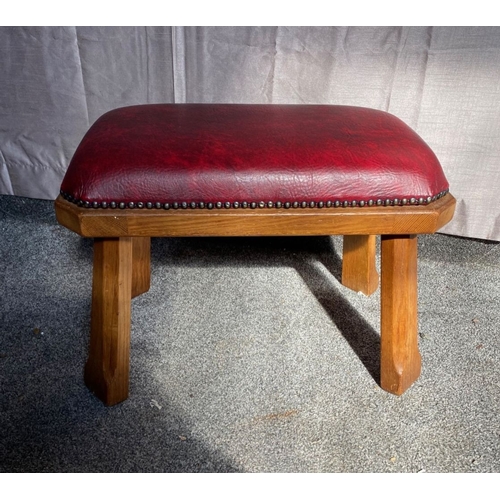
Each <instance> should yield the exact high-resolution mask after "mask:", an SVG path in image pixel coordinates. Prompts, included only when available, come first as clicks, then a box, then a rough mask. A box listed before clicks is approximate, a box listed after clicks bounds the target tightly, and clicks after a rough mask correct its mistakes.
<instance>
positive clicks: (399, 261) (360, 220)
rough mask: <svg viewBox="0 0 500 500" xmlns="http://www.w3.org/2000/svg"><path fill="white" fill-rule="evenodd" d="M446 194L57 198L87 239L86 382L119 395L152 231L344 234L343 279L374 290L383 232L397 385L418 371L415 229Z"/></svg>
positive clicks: (101, 393) (385, 337) (387, 332)
mask: <svg viewBox="0 0 500 500" xmlns="http://www.w3.org/2000/svg"><path fill="white" fill-rule="evenodd" d="M455 203H456V202H455V199H454V198H453V196H452V195H451V194H447V195H446V196H444V197H443V198H441V199H439V200H437V201H435V202H433V203H431V204H429V205H423V206H413V205H412V206H396V207H362V208H361V207H355V208H321V209H319V208H306V209H288V210H287V209H283V208H282V209H276V208H272V209H256V210H252V209H214V210H206V209H203V210H199V209H195V210H191V209H186V210H183V209H178V210H168V211H165V210H158V209H151V210H148V209H132V210H131V209H125V210H120V209H87V208H80V207H78V206H76V205H74V204H72V203H70V202H68V201H66V200H64V199H63V198H62V197H59V198H58V199H57V200H56V203H55V208H56V216H57V220H58V221H59V223H60V224H62V225H63V226H66V227H67V228H69V229H71V230H72V231H74V232H76V233H78V234H80V235H81V236H85V237H92V238H95V243H94V281H93V290H92V324H91V339H90V350H89V359H88V361H87V364H86V367H85V381H86V383H87V385H88V386H89V387H90V388H91V390H93V391H94V392H95V393H96V395H97V396H98V397H99V398H100V399H101V400H102V401H104V402H105V403H106V404H108V405H112V404H116V403H118V402H120V401H123V400H124V399H126V398H127V397H128V377H129V349H130V307H131V298H132V297H133V296H137V295H139V294H141V293H144V292H145V291H147V290H148V289H149V285H150V238H151V237H155V236H167V237H185V236H319V235H344V264H343V273H342V282H343V283H344V284H345V285H346V286H348V287H349V288H352V289H354V290H356V291H361V292H363V293H365V294H367V295H368V294H370V293H373V292H374V291H375V290H376V288H377V282H378V276H377V272H376V269H375V236H374V235H379V234H380V235H382V243H381V249H382V269H381V386H382V388H383V389H385V390H387V391H388V392H391V393H394V394H402V393H403V392H404V391H405V390H406V389H407V388H408V387H409V386H410V385H411V384H412V383H413V382H414V381H415V380H416V378H418V376H419V374H420V363H421V361H420V354H419V352H418V345H417V289H416V286H417V276H416V258H417V256H416V248H417V247H416V244H417V240H416V237H414V236H413V235H417V234H423V233H434V232H436V231H437V230H439V229H440V228H441V227H442V226H444V225H445V224H446V223H447V222H449V221H450V220H451V218H452V217H453V212H454V209H455Z"/></svg>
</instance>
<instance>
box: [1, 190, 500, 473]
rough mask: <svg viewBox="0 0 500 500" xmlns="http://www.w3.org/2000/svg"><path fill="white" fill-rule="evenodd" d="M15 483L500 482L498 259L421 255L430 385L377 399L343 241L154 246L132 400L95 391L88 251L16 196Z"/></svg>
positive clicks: (10, 364) (491, 254)
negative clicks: (334, 475)
mask: <svg viewBox="0 0 500 500" xmlns="http://www.w3.org/2000/svg"><path fill="white" fill-rule="evenodd" d="M0 238H1V245H0V257H1V266H0V283H1V289H0V391H1V392H0V471H1V472H198V471H199V472H500V363H499V359H500V307H499V305H500V245H499V244H496V243H492V242H484V241H475V240H467V239H463V238H456V237H450V236H445V235H428V236H422V237H420V239H419V336H420V338H419V344H420V350H421V353H422V358H423V370H422V375H421V377H420V379H419V380H418V381H417V382H416V383H415V384H414V385H413V386H412V387H411V388H410V389H409V390H408V391H407V392H406V393H405V394H404V395H403V396H401V397H397V396H393V395H390V394H388V393H386V392H384V391H383V390H381V389H380V387H379V385H378V382H377V381H378V366H379V343H380V342H379V335H378V331H379V311H380V309H379V300H380V294H379V292H376V293H375V294H374V295H373V296H371V297H364V296H362V295H358V294H356V293H354V292H352V291H350V290H347V289H345V288H343V287H342V286H341V285H340V284H339V275H340V272H341V257H342V246H341V244H342V240H341V239H340V238H337V237H334V238H331V237H322V238H246V239H238V238H229V239H216V238H207V239H202V238H196V239H153V241H152V286H151V290H150V291H149V292H148V293H146V294H144V295H142V296H140V297H137V298H136V299H134V300H133V304H132V340H131V381H130V397H129V399H128V400H127V401H125V402H123V403H122V404H119V405H117V406H114V407H105V406H104V405H103V404H102V403H101V402H100V401H99V400H97V399H96V398H95V397H94V396H93V395H92V394H91V393H90V392H89V391H88V390H87V388H86V387H85V385H84V384H83V377H82V373H83V366H84V363H85V359H86V351H87V344H88V336H89V319H90V294H91V269H92V244H91V241H90V240H85V239H82V238H80V237H79V236H77V235H76V234H74V233H72V232H70V231H69V230H67V229H65V228H63V227H60V226H58V225H57V223H56V220H55V216H54V211H53V203H52V202H50V201H41V200H31V199H25V198H18V197H10V196H2V197H0Z"/></svg>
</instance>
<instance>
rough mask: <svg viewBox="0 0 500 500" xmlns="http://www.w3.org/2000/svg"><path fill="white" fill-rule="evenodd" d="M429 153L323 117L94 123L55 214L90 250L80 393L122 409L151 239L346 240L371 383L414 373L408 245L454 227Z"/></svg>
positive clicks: (162, 117) (215, 114)
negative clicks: (373, 321)
mask: <svg viewBox="0 0 500 500" xmlns="http://www.w3.org/2000/svg"><path fill="white" fill-rule="evenodd" d="M454 208H455V199H454V198H453V196H452V195H451V194H449V192H448V182H447V180H446V178H445V176H444V174H443V170H442V168H441V166H440V164H439V162H438V160H437V158H436V156H435V155H434V153H433V152H432V151H431V149H430V148H429V147H428V146H427V145H426V144H425V142H424V141H423V140H422V139H421V138H420V137H419V136H418V135H417V134H416V133H415V132H414V131H413V130H411V129H410V128H409V127H408V126H406V125H405V124H404V123H403V122H402V121H401V120H399V119H398V118H396V117H395V116H393V115H391V114H388V113H385V112H382V111H378V110H373V109H367V108H359V107H350V106H330V105H238V104H151V105H139V106H130V107H125V108H119V109H115V110H113V111H110V112H108V113H106V114H105V115H103V116H102V117H101V118H99V119H98V120H97V121H96V122H95V124H94V125H93V126H92V127H91V128H90V129H89V131H88V132H87V134H86V135H85V137H84V138H83V140H82V142H81V144H80V145H79V147H78V149H77V150H76V152H75V154H74V156H73V159H72V160H71V163H70V165H69V167H68V170H67V172H66V175H65V177H64V180H63V182H62V185H61V193H60V196H59V197H58V198H57V200H56V202H55V210H56V214H57V219H58V221H59V223H60V224H62V225H64V226H66V227H67V228H69V229H71V230H72V231H74V232H76V233H78V234H79V235H81V236H84V237H90V238H94V268H93V286H92V314H91V333H90V347H89V354H88V361H87V363H86V365H85V375H84V378H85V382H86V384H87V386H88V387H89V388H90V389H91V390H92V391H93V392H94V393H95V394H96V395H97V397H99V398H100V399H101V400H102V401H103V402H104V403H106V404H108V405H113V404H116V403H119V402H121V401H123V400H125V399H126V398H127V397H128V386H129V357H130V313H131V298H133V297H136V296H137V295H139V294H141V293H144V292H146V291H147V290H148V289H149V286H150V238H151V237H160V236H165V237H181V236H182V237H186V236H283V235H286V236H298V235H301V236H307V235H311V236H313V235H343V236H344V247H343V264H342V265H343V268H342V283H343V284H344V285H345V286H347V287H349V288H351V289H353V290H355V291H359V292H363V293H364V294H367V295H368V294H371V293H373V292H374V291H375V290H376V289H377V287H378V280H379V278H378V273H377V270H376V268H375V243H376V240H375V238H376V235H381V358H380V360H381V367H380V373H381V378H380V385H381V387H382V388H383V389H385V390H386V391H388V392H391V393H393V394H398V395H399V394H402V393H403V392H404V391H405V390H406V389H407V388H408V387H409V386H410V385H411V384H412V383H413V382H414V381H415V380H416V379H417V378H418V377H419V375H420V366H421V359H420V354H419V351H418V345H417V235H418V234H423V233H433V232H435V231H437V230H438V229H440V228H441V227H442V226H444V225H445V224H446V223H447V222H448V221H450V219H451V218H452V216H453V212H454Z"/></svg>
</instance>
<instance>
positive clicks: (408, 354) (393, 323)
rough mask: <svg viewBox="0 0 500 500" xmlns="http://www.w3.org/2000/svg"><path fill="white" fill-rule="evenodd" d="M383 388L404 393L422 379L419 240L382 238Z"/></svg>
mask: <svg viewBox="0 0 500 500" xmlns="http://www.w3.org/2000/svg"><path fill="white" fill-rule="evenodd" d="M381 300H382V307H381V356H380V361H381V368H380V378H381V380H380V385H381V387H382V388H383V389H385V390H386V391H388V392H391V393H393V394H397V395H400V394H403V392H405V391H406V389H408V387H410V386H411V384H412V383H413V382H414V381H415V380H417V378H418V377H419V375H420V366H421V358H420V353H419V351H418V341H417V237H416V236H406V235H403V236H382V277H381Z"/></svg>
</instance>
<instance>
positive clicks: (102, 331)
mask: <svg viewBox="0 0 500 500" xmlns="http://www.w3.org/2000/svg"><path fill="white" fill-rule="evenodd" d="M131 289H132V239H131V238H109V239H107V238H106V239H101V238H98V239H95V241H94V270H93V284H92V319H91V332H90V347H89V357H88V361H87V364H86V365H85V383H86V384H87V386H88V387H89V389H90V390H91V391H93V392H94V393H95V394H96V396H97V397H98V398H99V399H101V400H102V401H103V402H104V403H105V404H107V405H114V404H116V403H119V402H121V401H123V400H125V399H127V397H128V382H129V357H130V308H131Z"/></svg>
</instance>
